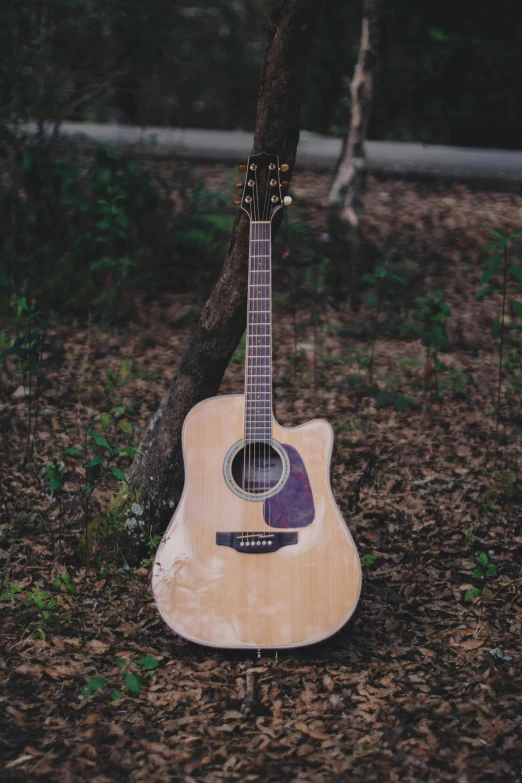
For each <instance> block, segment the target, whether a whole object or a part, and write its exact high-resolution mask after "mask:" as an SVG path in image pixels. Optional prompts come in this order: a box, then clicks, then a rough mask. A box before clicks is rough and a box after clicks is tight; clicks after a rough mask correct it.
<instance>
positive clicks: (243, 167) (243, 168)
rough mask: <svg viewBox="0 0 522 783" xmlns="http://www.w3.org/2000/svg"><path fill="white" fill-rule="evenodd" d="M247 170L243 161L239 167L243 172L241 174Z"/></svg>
mask: <svg viewBox="0 0 522 783" xmlns="http://www.w3.org/2000/svg"><path fill="white" fill-rule="evenodd" d="M246 170H247V166H246V163H242V164H241V166H240V167H239V171H240V172H241V174H244V173H245V171H246Z"/></svg>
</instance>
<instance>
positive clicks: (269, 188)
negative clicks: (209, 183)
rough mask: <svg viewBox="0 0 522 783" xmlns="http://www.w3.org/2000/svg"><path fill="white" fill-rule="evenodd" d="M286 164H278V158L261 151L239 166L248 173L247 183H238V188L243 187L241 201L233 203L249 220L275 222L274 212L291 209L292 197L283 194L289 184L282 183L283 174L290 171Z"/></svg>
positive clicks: (246, 175)
mask: <svg viewBox="0 0 522 783" xmlns="http://www.w3.org/2000/svg"><path fill="white" fill-rule="evenodd" d="M289 168H290V167H289V166H288V165H287V164H283V165H282V166H280V165H279V158H278V156H277V155H270V154H268V153H267V152H260V153H259V154H258V155H251V156H250V157H249V159H248V163H247V164H246V166H245V165H243V166H240V167H239V170H240V171H244V172H245V182H244V184H241V183H238V185H237V187H238V188H243V196H242V198H241V200H237V201H235V202H234V203H235V204H240V205H241V209H243V210H244V211H245V212H246V213H247V215H248V216H249V218H250V220H264V221H270V220H272V218H273V216H274V215H275V213H276V212H277V211H278V210H279V209H281V207H283V206H285V207H288V206H289V205H290V204H291V203H292V199H291V198H290V197H289V196H284V195H283V192H282V191H283V190H285V189H286V187H288V185H289V183H288V182H281V176H280V175H281V172H286V171H288V169H289Z"/></svg>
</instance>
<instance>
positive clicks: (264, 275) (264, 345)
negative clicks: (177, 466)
mask: <svg viewBox="0 0 522 783" xmlns="http://www.w3.org/2000/svg"><path fill="white" fill-rule="evenodd" d="M270 227H271V224H270V221H267V222H265V221H252V222H251V223H250V253H249V271H248V316H247V332H246V359H245V376H246V377H245V444H248V443H255V442H258V441H261V442H265V443H269V442H270V440H271V437H272V284H271V266H272V265H271V238H270Z"/></svg>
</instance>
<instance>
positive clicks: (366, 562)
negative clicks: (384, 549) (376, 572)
mask: <svg viewBox="0 0 522 783" xmlns="http://www.w3.org/2000/svg"><path fill="white" fill-rule="evenodd" d="M376 560H377V555H363V557H362V559H361V563H362V564H363V566H364V567H365V568H371V567H372V566H373V565H374V564H375V561H376Z"/></svg>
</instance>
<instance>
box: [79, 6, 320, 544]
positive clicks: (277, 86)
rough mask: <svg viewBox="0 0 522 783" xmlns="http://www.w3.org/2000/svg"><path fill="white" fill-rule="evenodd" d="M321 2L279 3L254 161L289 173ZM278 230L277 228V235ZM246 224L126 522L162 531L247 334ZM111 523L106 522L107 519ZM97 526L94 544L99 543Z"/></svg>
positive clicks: (130, 493) (113, 514)
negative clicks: (209, 407)
mask: <svg viewBox="0 0 522 783" xmlns="http://www.w3.org/2000/svg"><path fill="white" fill-rule="evenodd" d="M321 5H322V2H321V0H274V5H273V9H272V13H271V16H270V20H269V22H268V25H267V28H266V29H267V33H268V42H267V45H266V50H265V54H264V61H263V66H262V71H261V83H260V89H259V100H258V107H257V117H256V126H255V133H254V142H253V147H252V153H253V154H255V153H258V152H270V153H275V154H277V155H279V159H280V161H281V162H284V163H288V164H289V165H290V171H292V168H293V165H294V162H295V156H296V150H297V144H298V141H299V123H300V113H301V99H302V95H303V87H304V80H305V73H306V63H307V55H308V50H309V46H310V41H311V39H312V36H313V33H314V30H315V29H316V27H317V24H318V20H319V15H320V11H321ZM276 229H277V225H276V226H274V230H276ZM248 241H249V220H248V217H247V216H246V215H245V213H244V212H243V211H239V212H238V214H237V216H236V220H235V222H234V227H233V230H232V236H231V238H230V243H229V246H228V251H227V254H226V257H225V261H224V264H223V268H222V271H221V274H220V276H219V279H218V281H217V283H216V285H215V286H214V289H213V291H212V293H211V295H210V297H209V299H208V301H207V302H206V304H205V306H204V308H203V311H202V313H201V316H200V318H199V322H198V324H197V326H196V328H195V330H194V332H193V334H192V337H191V339H190V342H189V344H188V345H187V348H186V351H185V353H184V355H183V357H182V359H181V361H180V363H179V366H178V368H177V371H176V374H175V376H174V378H173V380H172V383H171V384H170V387H169V389H168V391H167V393H166V394H165V396H164V398H163V400H162V402H161V404H160V406H159V408H158V410H157V411H156V413H155V415H154V416H153V417H152V420H151V421H150V423H149V426H148V428H147V431H146V433H145V436H144V438H143V440H142V442H141V445H140V447H139V450H138V453H137V455H136V457H135V459H134V462H133V464H132V466H131V468H130V471H129V473H128V476H127V484H125V485H124V486H123V487H122V489H121V490H120V492H119V494H118V496H117V497H116V499H115V500H114V501H113V503H112V506H111V508H110V509H109V514H108V516H109V519H111V520H112V521H114V520H122V519H123V520H124V519H126V517H127V516H131V515H132V513H131V510H132V506H133V505H134V504H136V503H139V504H140V505H141V506H142V507H146V508H147V509H148V510H149V513H150V517H151V520H152V521H153V522H154V524H155V526H156V529H158V530H161V529H164V528H165V527H166V525H167V523H168V521H169V519H170V517H171V516H172V509H173V507H174V506H175V505H176V503H177V502H178V500H179V498H180V495H181V491H182V487H183V456H182V451H181V432H182V427H183V422H184V419H185V417H186V415H187V413H188V412H189V410H190V409H191V408H192V407H193V406H194V405H195V404H196V403H198V402H200V401H201V400H203V399H205V398H206V397H210V396H213V395H215V394H217V392H218V390H219V386H220V383H221V380H222V378H223V375H224V372H225V370H226V368H227V365H228V363H229V361H230V359H231V357H232V354H233V352H234V351H235V349H236V347H237V345H238V342H239V340H240V338H241V335H242V334H243V332H244V330H245V326H246V303H247V282H248ZM103 518H104V519H107V515H103ZM96 536H97V526H96V523H95V524H94V526H93V527H92V537H90V540H91V542H92V541H93V540H95V539H96Z"/></svg>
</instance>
